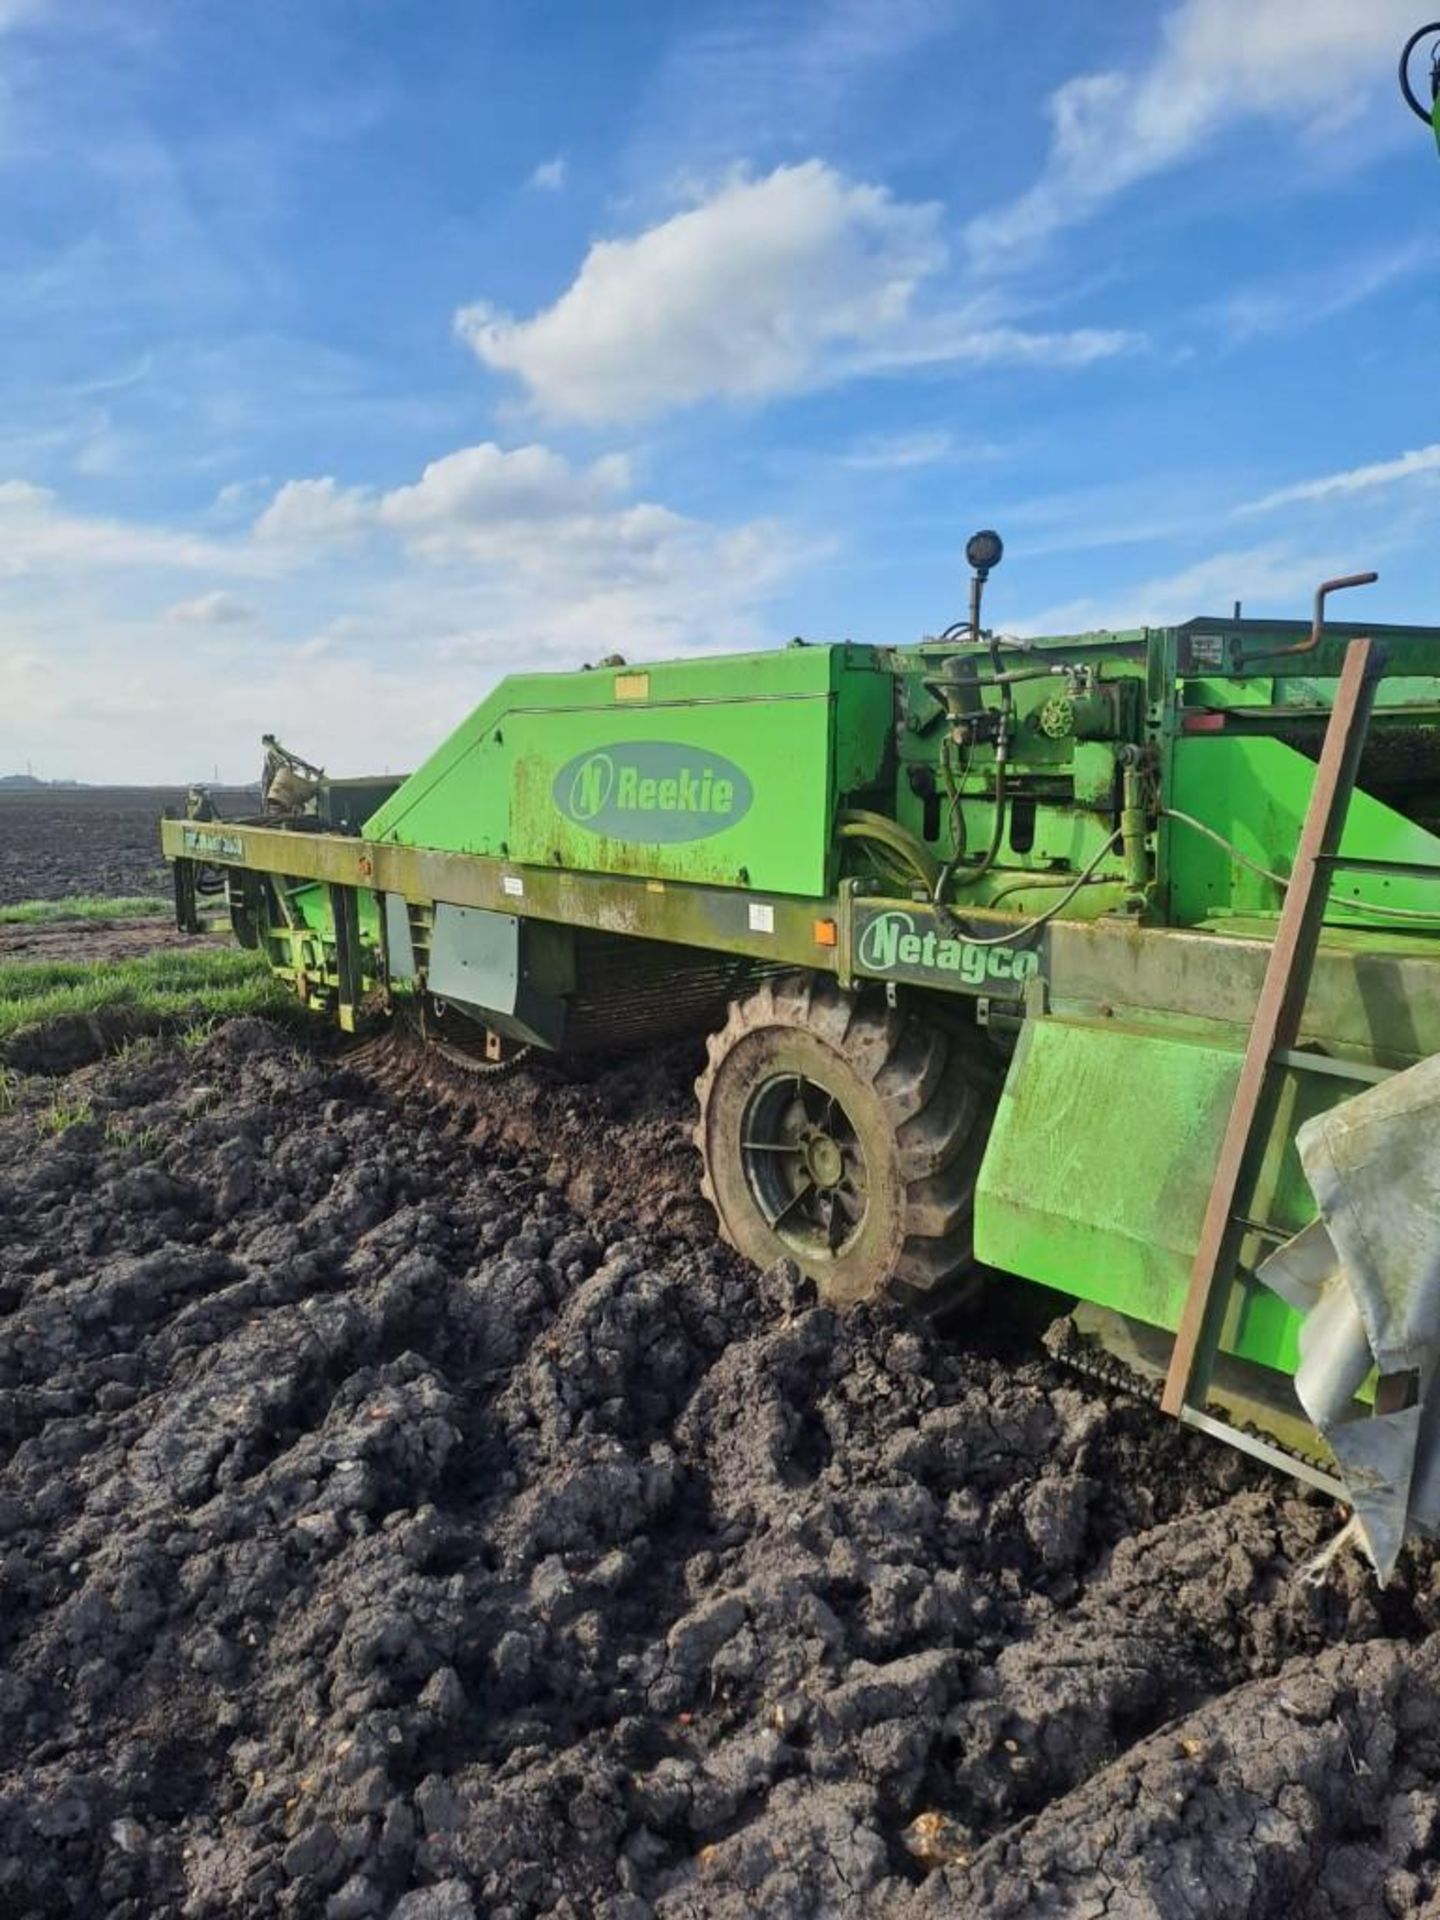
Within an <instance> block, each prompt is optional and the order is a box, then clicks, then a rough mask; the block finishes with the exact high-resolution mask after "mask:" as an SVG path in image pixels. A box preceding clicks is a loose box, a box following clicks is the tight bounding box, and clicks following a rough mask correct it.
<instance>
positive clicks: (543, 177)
mask: <svg viewBox="0 0 1440 1920" xmlns="http://www.w3.org/2000/svg"><path fill="white" fill-rule="evenodd" d="M569 170H570V169H569V167H568V165H567V164H566V160H565V156H564V154H563V153H557V154H556V155H555V158H554V159H553V160H542V161H541V163H540V165H539V166H538V167H536V169H535V171H534V172H533V173H532V174H531V176H530V185H531V186H532V187H539V188H540V189H541V191H542V192H545V193H559V191H560V189H561V188H562V187H563V186H564V185H565V178H566V175H567V174H568V172H569Z"/></svg>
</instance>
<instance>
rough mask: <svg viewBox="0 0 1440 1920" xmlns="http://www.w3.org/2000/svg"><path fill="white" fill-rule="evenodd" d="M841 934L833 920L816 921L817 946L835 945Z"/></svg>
mask: <svg viewBox="0 0 1440 1920" xmlns="http://www.w3.org/2000/svg"><path fill="white" fill-rule="evenodd" d="M839 938H840V935H839V932H838V930H837V929H836V926H835V922H834V921H833V920H817V921H816V922H815V944H816V946H817V947H833V946H834V945H835V943H836V942H837V941H838V940H839Z"/></svg>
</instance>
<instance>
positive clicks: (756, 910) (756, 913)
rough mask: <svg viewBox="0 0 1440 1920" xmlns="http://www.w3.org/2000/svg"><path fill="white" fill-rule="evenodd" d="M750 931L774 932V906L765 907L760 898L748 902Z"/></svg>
mask: <svg viewBox="0 0 1440 1920" xmlns="http://www.w3.org/2000/svg"><path fill="white" fill-rule="evenodd" d="M750 931H751V933H774V931H775V909H774V907H767V906H766V905H765V904H764V902H763V901H760V900H752V901H751V902H750Z"/></svg>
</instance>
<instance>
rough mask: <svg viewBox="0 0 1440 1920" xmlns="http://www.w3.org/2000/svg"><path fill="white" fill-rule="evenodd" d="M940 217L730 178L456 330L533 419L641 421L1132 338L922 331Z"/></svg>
mask: <svg viewBox="0 0 1440 1920" xmlns="http://www.w3.org/2000/svg"><path fill="white" fill-rule="evenodd" d="M942 226H943V210H942V209H941V208H940V207H939V206H938V205H935V204H933V203H927V204H909V203H907V202H904V201H900V200H896V199H895V198H894V197H893V196H892V195H891V194H890V193H889V192H888V191H887V190H886V189H885V188H883V187H876V186H869V185H866V184H864V183H860V182H855V181H851V180H848V179H846V178H845V177H844V176H843V175H842V174H839V173H837V172H836V171H835V170H834V169H833V168H831V167H829V166H826V165H825V164H824V163H823V162H822V161H819V160H807V161H804V162H803V163H801V164H799V165H797V166H788V167H777V168H776V169H775V171H774V172H773V173H770V174H768V175H766V176H765V177H764V178H763V179H758V180H755V179H746V178H732V179H731V180H729V181H727V182H726V183H725V184H724V185H722V186H721V187H719V188H717V189H716V190H715V191H714V192H713V193H711V195H710V196H709V198H708V199H705V200H703V201H702V202H701V203H700V204H698V205H696V206H694V207H691V208H688V209H687V210H686V211H684V212H682V213H678V214H675V215H674V216H673V217H672V218H670V219H668V220H665V221H662V222H661V223H660V224H659V225H657V226H653V227H650V228H648V229H647V230H646V231H645V232H643V233H641V234H639V235H637V236H636V237H634V238H633V239H628V240H601V241H596V242H595V243H594V244H593V245H592V246H591V248H590V250H589V252H588V253H587V254H586V256H585V259H584V261H583V262H582V263H581V267H580V271H579V273H578V274H577V275H576V277H575V280H574V281H573V283H572V284H571V286H570V287H569V288H568V289H567V290H566V292H565V293H563V294H562V295H561V296H560V298H559V299H558V300H557V301H556V302H555V304H554V305H553V306H551V307H548V308H546V309H545V310H544V311H543V312H540V313H537V314H535V315H534V316H532V317H531V318H530V319H528V320H517V319H514V318H512V317H511V316H509V315H507V314H504V313H501V312H498V311H497V310H496V309H495V308H493V307H491V306H490V305H488V304H487V303H485V302H480V303H477V304H476V305H473V306H470V307H466V308H463V309H462V310H461V311H460V312H459V313H458V314H457V315H456V317H455V325H456V330H457V332H458V333H459V335H460V337H461V338H462V339H463V340H465V341H466V342H467V344H468V345H469V346H470V348H471V349H472V351H473V352H474V353H475V355H476V356H477V358H478V359H480V360H481V361H483V362H484V364H485V365H486V366H488V367H492V368H494V369H495V370H497V371H499V372H503V373H511V374H514V375H516V376H517V377H518V378H519V379H520V380H521V381H523V382H524V384H525V386H526V387H527V388H528V389H529V392H530V395H531V397H532V399H533V400H534V401H535V402H536V403H537V405H538V406H539V407H540V409H541V410H542V411H543V412H545V413H547V414H550V415H552V416H556V417H560V418H566V419H572V420H579V421H585V422H590V423H595V422H601V421H607V420H636V419H640V418H643V417H644V416H646V415H648V414H654V413H658V412H661V411H663V410H664V409H666V408H671V407H680V406H685V405H688V404H690V403H692V402H694V401H697V400H702V399H705V398H708V397H711V396H719V397H722V398H729V399H733V400H749V399H762V398H765V397H768V396H772V395H775V394H779V393H786V392H794V391H797V390H801V389H804V388H806V387H811V386H815V385H820V384H823V383H825V382H827V381H830V380H834V379H839V378H844V377H848V376H850V375H853V374H856V373H875V372H885V371H892V370H897V369H900V368H904V367H913V366H928V365H938V364H942V363H946V362H964V363H969V364H987V363H994V362H1000V361H1009V362H1019V363H1022V364H1026V363H1028V364H1070V365H1073V364H1084V363H1086V362H1088V361H1090V360H1093V359H1096V358H1100V357H1103V356H1105V355H1108V354H1111V353H1114V352H1118V351H1120V350H1121V349H1122V348H1123V347H1124V346H1126V345H1128V344H1130V341H1129V336H1126V335H1123V334H1119V333H1107V332H1102V331H1099V330H1087V331H1082V332H1079V333H1072V334H1056V333H1043V334H1030V333H1026V332H1025V331H1023V330H1022V329H1019V328H1017V327H1014V326H1011V325H1007V324H1002V323H1000V322H998V321H997V319H996V316H995V314H994V312H993V303H992V308H991V310H990V311H987V312H986V313H983V314H982V313H981V311H980V308H979V305H978V303H973V302H972V303H971V305H970V306H969V307H968V308H966V309H965V310H963V311H960V312H956V313H940V314H932V315H921V314H918V313H917V312H916V311H915V308H916V296H917V293H918V292H919V291H920V290H921V289H922V288H923V287H924V286H925V285H926V284H927V283H929V282H932V281H933V280H934V279H935V277H936V276H937V275H938V274H939V272H940V270H941V269H942V267H943V266H944V264H945V259H946V248H945V242H944V238H943V232H942Z"/></svg>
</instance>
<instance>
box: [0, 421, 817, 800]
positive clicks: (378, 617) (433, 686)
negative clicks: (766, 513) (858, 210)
mask: <svg viewBox="0 0 1440 1920" xmlns="http://www.w3.org/2000/svg"><path fill="white" fill-rule="evenodd" d="M92 548H93V549H94V551H93V553H92ZM827 550H828V544H827V543H825V542H822V541H819V540H816V539H813V538H809V539H807V538H806V537H804V536H802V535H801V534H798V533H797V532H795V531H794V530H792V529H789V528H787V527H785V526H782V525H779V524H776V523H773V522H770V521H765V520H752V521H746V522H741V523H739V524H736V525H732V526H723V525H717V524H714V523H712V522H709V521H706V520H701V519H698V518H694V517H692V516H689V515H687V514H684V513H680V512H677V511H676V510H675V509H674V508H672V507H669V506H666V505H663V504H661V503H659V502H656V501H650V500H644V499H637V498H635V497H634V489H633V485H632V478H631V474H630V470H629V467H628V464H627V463H626V461H625V460H624V459H623V458H620V457H618V456H610V457H608V458H603V459H597V460H594V461H590V462H588V463H571V462H569V461H567V460H565V459H563V458H562V457H561V456H560V455H558V454H556V453H555V452H553V451H552V450H551V449H549V448H546V447H542V446H531V447H520V448H516V449H514V450H511V451H506V450H504V449H502V448H500V447H497V446H494V445H493V444H488V443H487V444H485V445H481V446H478V447H467V448H461V449H459V450H458V451H456V452H454V453H451V454H447V455H445V456H444V457H442V458H440V459H437V460H435V461H432V462H431V463H430V464H429V465H428V466H427V467H426V468H425V469H424V470H423V471H422V472H421V474H420V475H419V477H418V478H417V479H416V480H414V481H413V482H411V483H409V484H407V485H403V486H397V487H394V488H391V489H389V490H388V491H384V490H377V489H373V488H364V487H351V486H347V485H344V484H342V482H340V481H339V480H337V479H335V478H330V479H327V480H302V481H292V482H290V483H288V484H287V485H286V486H283V487H281V488H280V489H278V491H277V492H276V493H275V496H274V498H273V499H272V500H271V502H270V504H269V506H268V507H267V508H266V509H265V511H264V512H263V513H262V514H261V515H260V516H259V518H258V520H257V521H256V522H255V523H254V524H253V525H252V526H251V527H249V528H246V529H245V530H243V531H237V532H236V533H234V534H227V535H225V536H224V538H223V539H222V538H216V539H211V540H204V541H201V540H197V539H195V538H193V537H192V536H190V535H188V534H184V533H181V532H178V531H175V530H173V529H169V528H165V527H158V526H137V525H131V524H128V523H124V522H99V521H94V520H86V519H84V518H82V517H80V516H76V515H71V514H68V513H66V511H65V510H64V509H63V507H62V506H61V504H60V503H59V502H58V501H57V500H56V499H55V498H54V496H53V495H51V494H49V493H48V492H46V491H45V490H44V489H43V488H39V487H34V486H30V485H27V484H25V483H23V482H18V481H11V482H8V483H0V768H3V767H4V766H6V765H11V764H23V761H24V759H25V758H26V757H27V755H28V756H30V757H33V758H34V760H35V762H36V765H37V767H39V766H42V765H43V767H44V769H45V770H46V771H47V772H51V773H57V774H73V775H75V776H76V777H80V778H88V779H96V780H104V779H111V780H127V779H129V780H137V779H143V780H149V779H161V778H175V779H185V778H187V777H189V776H190V774H191V773H192V772H193V771H194V770H195V768H196V767H197V766H198V767H208V766H210V765H212V764H213V763H215V762H217V761H218V762H219V763H220V764H221V766H222V768H223V769H225V771H226V773H227V775H228V776H229V777H237V776H238V775H240V774H242V773H243V774H246V775H247V776H248V774H249V772H250V771H251V769H250V768H249V766H248V764H247V762H246V761H245V760H244V759H241V758H239V756H241V755H244V754H246V753H247V752H248V747H249V743H250V742H251V740H252V739H253V737H254V736H255V735H257V734H258V733H259V732H260V731H261V730H262V729H264V728H266V727H270V728H274V729H276V730H278V731H279V732H281V733H282V735H293V737H294V738H295V739H296V741H297V742H298V743H299V744H300V745H301V746H302V747H304V748H306V749H307V750H311V751H313V752H314V753H315V755H316V757H318V758H319V759H320V760H322V761H324V762H325V763H326V764H328V765H334V766H337V767H343V766H349V767H352V768H354V767H360V766H364V765H366V764H369V763H372V762H373V763H374V764H376V765H380V764H383V763H384V762H385V761H388V762H389V764H390V765H392V766H400V765H403V764H404V763H405V762H407V761H412V760H414V759H416V758H418V757H419V756H420V755H421V754H422V753H423V752H425V751H427V750H428V749H430V748H431V747H433V746H434V745H435V744H436V742H437V740H438V739H439V738H440V737H441V736H442V735H443V733H444V731H445V730H446V728H447V727H448V726H449V725H451V724H453V722H454V720H455V719H457V718H459V717H460V716H461V715H462V714H464V713H465V712H466V711H468V710H469V708H470V707H471V706H473V705H474V704H475V703H476V702H477V701H478V700H479V699H481V698H482V697H483V695H484V694H485V692H486V691H487V690H488V688H489V687H490V686H491V685H493V684H494V682H495V680H496V679H498V678H499V677H500V675H501V674H503V673H508V672H513V671H516V670H517V669H519V668H522V667H523V668H528V669H532V670H534V669H541V668H546V667H557V668H558V667H575V666H579V665H580V664H581V663H582V662H583V661H585V660H587V659H588V660H593V659H596V658H597V657H599V656H600V655H602V654H606V653H610V652H612V651H614V650H616V649H617V648H618V649H619V650H620V651H622V652H624V653H626V654H627V655H630V656H631V657H632V658H633V657H650V658H655V657H661V658H664V657H671V656H675V655H683V654H687V653H698V652H714V651H725V650H733V649H736V648H745V647H753V646H759V645H763V644H765V643H766V641H767V640H771V639H773V638H774V635H773V634H772V633H770V632H769V631H768V629H767V625H766V622H765V619H764V609H765V607H766V604H767V601H768V600H769V599H770V598H771V596H772V595H773V594H774V593H775V591H776V589H777V588H778V586H779V585H780V583H781V582H783V581H785V580H786V579H787V578H788V577H789V576H790V575H791V574H793V573H794V571H795V570H796V569H798V568H800V567H802V566H804V565H806V564H808V563H809V562H811V561H812V560H814V559H816V558H818V557H819V556H820V554H821V553H822V552H823V551H827ZM17 553H18V554H20V555H22V556H23V566H15V565H14V564H13V556H14V555H15V554H17ZM121 562H123V564H124V565H125V566H127V567H129V568H130V569H131V572H130V573H128V574H126V575H125V576H124V577H123V578H121V577H117V575H116V573H115V572H114V570H113V569H114V567H115V566H116V565H117V564H120V563H121ZM7 563H9V564H8V568H7ZM202 565H203V566H204V567H205V568H206V569H207V570H209V571H210V572H211V575H212V579H213V577H214V576H215V575H216V574H218V575H219V577H221V578H222V579H223V578H225V577H227V576H230V577H234V578H243V577H246V576H252V575H253V576H264V577H266V578H267V579H268V580H269V581H271V582H272V585H271V588H270V590H269V591H268V593H267V601H266V618H265V622H264V625H263V627H262V626H261V625H260V624H259V623H258V622H257V623H256V625H255V626H254V627H253V628H250V627H244V626H242V625H241V624H240V616H241V615H242V614H243V613H244V612H245V608H244V604H243V602H241V601H240V600H239V599H237V598H236V597H235V596H234V595H233V594H231V593H230V592H228V591H227V590H226V589H224V588H222V587H216V586H213V585H211V584H210V582H206V583H205V585H206V591H205V592H203V593H200V594H198V595H197V596H196V597H194V598H191V599H179V600H174V601H172V603H171V604H170V605H169V607H168V611H167V613H165V614H156V613H155V612H153V611H152V610H153V609H154V608H156V607H157V606H161V607H163V606H165V604H166V602H165V598H164V593H165V590H166V588H167V587H169V589H170V591H171V592H172V593H173V585H172V582H173V578H174V575H175V574H176V573H180V574H184V573H189V572H194V571H196V570H198V569H199V568H200V567H201V566H202ZM177 623H178V624H180V625H187V624H188V625H191V626H197V625H204V626H206V627H209V628H210V629H211V630H212V632H211V637H210V640H209V655H210V657H209V659H208V662H207V671H206V676H205V679H204V683H203V685H202V684H201V683H200V682H197V681H195V680H194V679H193V677H190V676H186V675H184V674H177V673H176V671H175V657H176V646H177V638H178V636H177ZM232 630H233V633H234V636H235V637H234V638H231V637H229V635H230V634H231V632H232ZM118 661H123V662H124V672H123V675H121V676H119V678H118V680H117V675H116V663H117V662H118ZM227 676H228V677H227ZM17 756H19V757H18V759H17Z"/></svg>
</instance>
